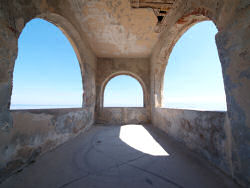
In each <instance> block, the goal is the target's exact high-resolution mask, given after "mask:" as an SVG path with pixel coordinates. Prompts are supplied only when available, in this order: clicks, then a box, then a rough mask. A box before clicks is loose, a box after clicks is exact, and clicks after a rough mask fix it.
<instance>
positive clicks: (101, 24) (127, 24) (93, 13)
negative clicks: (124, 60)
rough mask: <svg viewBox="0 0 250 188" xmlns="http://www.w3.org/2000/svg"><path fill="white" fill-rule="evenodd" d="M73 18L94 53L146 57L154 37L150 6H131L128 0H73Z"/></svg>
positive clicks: (155, 21)
mask: <svg viewBox="0 0 250 188" xmlns="http://www.w3.org/2000/svg"><path fill="white" fill-rule="evenodd" d="M70 2H71V3H72V6H74V7H76V6H77V8H78V9H77V10H78V12H77V14H76V16H77V19H78V21H79V23H80V24H81V28H82V30H83V32H84V33H85V35H86V37H87V40H88V43H89V45H90V46H91V48H92V50H93V52H94V53H95V54H96V56H98V57H128V58H132V57H148V56H149V55H150V54H151V51H152V48H153V47H154V45H155V43H156V42H157V40H158V34H157V33H155V32H154V27H155V25H156V23H157V18H156V16H155V15H154V12H153V10H152V9H147V8H145V9H133V8H131V7H130V1H129V0H73V1H70Z"/></svg>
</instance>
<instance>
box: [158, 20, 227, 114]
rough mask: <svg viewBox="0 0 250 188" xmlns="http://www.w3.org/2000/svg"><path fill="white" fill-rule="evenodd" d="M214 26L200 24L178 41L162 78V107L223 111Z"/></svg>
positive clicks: (220, 76)
mask: <svg viewBox="0 0 250 188" xmlns="http://www.w3.org/2000/svg"><path fill="white" fill-rule="evenodd" d="M216 33H217V29H216V26H215V25H214V24H213V22H212V21H203V22H200V23H197V24H195V25H194V26H192V27H191V28H190V29H189V30H188V31H187V32H185V33H184V34H183V36H182V37H181V38H180V39H179V40H178V42H177V43H176V45H175V46H174V48H173V51H172V53H171V54H170V57H169V60H168V65H167V67H166V70H165V75H164V86H163V87H164V90H163V96H164V98H163V107H167V108H180V109H195V110H209V111H226V110H227V106H226V97H225V90H224V83H223V77H222V70H221V64H220V60H219V57H218V52H217V47H216V43H215V34H216Z"/></svg>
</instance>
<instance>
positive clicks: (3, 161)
mask: <svg viewBox="0 0 250 188" xmlns="http://www.w3.org/2000/svg"><path fill="white" fill-rule="evenodd" d="M74 11H75V10H74V7H71V6H70V4H68V3H67V1H58V0H53V1H51V0H25V1H23V0H22V1H21V0H20V1H19V0H3V1H0V181H2V180H3V179H5V178H6V177H8V176H9V175H10V174H12V173H13V172H15V171H17V170H18V169H20V168H23V167H24V166H25V165H27V164H28V163H30V162H32V161H33V160H34V158H35V157H36V156H38V155H39V154H41V153H43V152H46V151H48V150H51V149H53V148H54V147H56V146H58V145H60V144H62V143H63V142H65V141H67V140H68V139H69V138H71V137H74V136H75V135H77V134H78V133H80V132H82V131H84V130H85V129H86V128H88V127H89V126H91V125H92V124H93V122H94V109H95V99H96V96H95V89H96V87H95V72H96V56H95V54H94V53H93V52H92V51H91V48H90V47H89V46H88V43H87V42H86V39H85V36H84V34H83V33H82V32H81V30H80V27H79V23H78V22H77V20H76V19H75V14H74ZM37 17H38V18H42V19H45V20H47V21H49V22H52V23H53V24H55V25H56V26H57V27H59V28H60V29H61V30H62V31H63V32H64V34H65V35H66V36H67V38H68V39H69V41H70V42H71V44H72V46H73V48H74V50H75V53H76V55H77V58H78V61H79V64H80V67H81V73H82V81H83V90H84V94H83V107H84V108H82V109H65V110H62V109H55V110H25V111H10V110H9V106H10V99H11V93H12V77H13V69H14V65H15V60H16V57H17V53H18V46H17V43H18V38H19V36H20V34H21V32H22V30H23V28H24V27H25V24H26V23H27V22H29V21H30V20H31V19H33V18H37ZM48 68H49V67H48Z"/></svg>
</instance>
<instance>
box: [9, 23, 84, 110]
mask: <svg viewBox="0 0 250 188" xmlns="http://www.w3.org/2000/svg"><path fill="white" fill-rule="evenodd" d="M82 93H83V88H82V77H81V71H80V66H79V62H78V60H77V57H76V54H75V51H74V49H73V48H72V46H71V44H70V42H69V40H68V39H67V38H66V36H65V35H64V34H63V33H62V31H61V30H60V29H59V28H57V27H56V26H55V25H53V24H51V23H49V22H47V21H45V20H42V19H33V20H31V21H30V22H29V23H27V24H26V26H25V28H24V29H23V31H22V33H21V35H20V37H19V39H18V57H17V60H16V63H15V68H14V73H13V91H12V96H11V106H10V109H42V108H72V107H81V106H82Z"/></svg>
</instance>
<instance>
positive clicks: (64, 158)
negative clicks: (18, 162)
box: [0, 125, 238, 188]
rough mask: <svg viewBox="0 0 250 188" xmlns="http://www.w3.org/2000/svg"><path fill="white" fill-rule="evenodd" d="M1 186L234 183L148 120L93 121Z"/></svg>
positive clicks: (212, 185) (54, 187) (130, 186)
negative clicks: (133, 122)
mask: <svg viewBox="0 0 250 188" xmlns="http://www.w3.org/2000/svg"><path fill="white" fill-rule="evenodd" d="M154 140H155V141H157V142H155V141H154ZM151 142H155V143H151ZM0 187H1V188H19V187H20V188H22V187H23V188H62V187H67V188H78V187H81V188H82V187H97V188H98V187H101V188H105V187H109V188H110V187H119V188H123V187H128V188H133V187H136V188H139V187H142V188H146V187H164V188H166V187H167V188H171V187H187V188H188V187H191V188H200V187H202V188H205V187H209V188H216V187H220V188H222V187H238V186H237V185H236V184H234V183H233V182H232V181H231V180H230V179H229V178H227V177H226V176H224V175H223V174H222V173H221V172H220V171H218V170H216V169H215V168H213V167H212V166H210V165H209V164H208V163H207V162H206V161H203V160H201V159H199V158H197V157H196V155H194V154H193V153H192V152H190V151H188V150H187V149H186V148H185V147H183V146H182V145H180V144H178V143H175V142H174V141H172V140H171V139H169V138H167V137H164V135H163V133H162V132H159V131H158V130H156V129H153V128H152V127H149V126H140V125H129V126H128V125H127V126H122V127H120V126H94V127H93V128H91V129H90V130H89V131H88V132H86V133H84V134H81V135H79V136H78V137H76V138H74V139H72V140H70V141H68V142H67V143H65V144H63V145H61V146H60V147H58V148H57V149H55V150H53V151H51V152H49V153H46V154H44V155H43V156H41V157H39V158H38V159H37V161H36V162H35V163H33V164H31V165H29V166H28V167H26V168H25V169H24V170H23V171H22V172H20V173H18V174H16V175H14V176H12V177H10V178H9V179H7V180H6V181H5V182H3V183H2V184H0Z"/></svg>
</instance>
